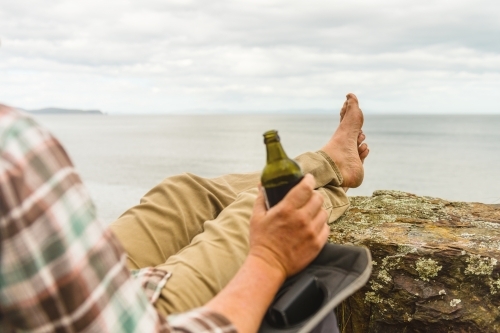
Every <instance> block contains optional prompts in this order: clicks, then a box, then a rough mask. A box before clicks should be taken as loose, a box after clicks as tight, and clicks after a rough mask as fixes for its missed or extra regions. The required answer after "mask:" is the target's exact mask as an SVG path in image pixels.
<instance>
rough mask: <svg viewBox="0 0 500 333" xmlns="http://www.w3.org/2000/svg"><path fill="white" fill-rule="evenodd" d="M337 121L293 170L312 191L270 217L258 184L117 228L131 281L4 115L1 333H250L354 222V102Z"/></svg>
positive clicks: (77, 185)
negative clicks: (349, 215) (281, 291)
mask: <svg viewBox="0 0 500 333" xmlns="http://www.w3.org/2000/svg"><path fill="white" fill-rule="evenodd" d="M341 117H342V118H343V119H342V121H341V124H340V126H339V128H338V130H337V131H336V132H335V134H334V135H333V137H332V139H331V140H330V141H329V142H328V143H327V144H326V145H325V146H324V147H323V148H322V150H321V151H320V152H318V153H309V154H306V155H303V156H301V157H299V162H302V163H303V167H304V169H305V171H306V172H311V173H312V174H313V175H314V177H313V176H312V175H306V176H305V177H304V179H303V181H301V182H300V183H299V184H298V185H297V186H296V187H294V189H292V191H290V192H289V194H288V195H287V196H286V197H285V199H284V200H283V201H282V202H280V203H279V204H278V205H276V206H275V207H273V208H272V209H270V210H268V211H266V209H265V205H264V201H263V197H262V194H261V191H259V190H258V189H257V187H256V184H257V178H255V177H256V176H255V174H253V175H246V176H235V175H229V176H225V177H221V178H219V179H215V180H202V179H201V178H199V177H195V176H191V175H185V176H179V177H177V178H176V177H173V178H171V179H167V180H166V181H165V182H164V183H162V184H160V185H159V186H157V187H155V188H154V189H153V190H152V191H151V192H150V193H148V194H147V195H146V196H145V197H144V198H143V200H142V201H141V204H140V205H139V206H137V207H134V208H132V209H131V210H129V211H127V212H126V213H125V214H124V215H123V216H122V217H121V218H120V219H119V220H118V221H117V222H116V223H114V224H113V226H112V228H111V229H112V230H113V231H114V232H115V233H116V235H118V238H119V239H120V241H121V242H122V243H123V245H124V246H125V249H126V250H127V252H128V257H129V260H128V265H129V267H131V268H134V269H139V270H136V271H134V272H133V275H134V277H135V280H134V279H132V278H131V276H130V273H129V271H128V270H127V268H126V267H125V263H126V255H125V253H124V252H123V250H122V247H121V246H120V244H119V242H118V241H117V240H116V238H115V236H114V233H113V232H111V231H110V230H103V229H102V227H101V226H100V224H99V223H98V221H97V219H96V216H95V210H94V207H93V205H92V203H91V201H90V198H89V196H88V194H87V192H86V190H85V188H84V187H83V185H82V184H81V181H80V179H79V177H78V175H77V174H76V172H75V170H74V169H73V167H72V165H71V162H70V161H69V159H68V157H67V155H66V154H65V152H64V150H63V149H62V147H61V146H60V145H59V143H58V142H57V140H55V139H54V138H53V137H52V136H51V135H50V134H49V133H48V132H47V131H45V130H44V129H42V128H40V127H39V126H38V125H37V124H36V123H34V122H33V121H32V120H31V119H30V118H28V117H26V116H24V115H22V114H20V113H18V112H16V111H14V110H12V109H9V108H7V107H4V106H0V209H1V215H0V233H1V238H0V241H1V243H0V248H1V252H0V253H1V265H0V327H1V328H0V332H3V331H5V332H10V331H16V330H23V331H28V332H52V331H60V332H66V331H68V332H69V331H72V332H73V331H76V332H106V331H110V332H121V331H127V332H134V331H137V332H148V331H165V332H168V331H183V332H211V331H218V332H221V331H223V332H232V331H235V330H237V331H240V332H255V331H256V330H257V328H258V326H259V323H260V321H261V319H262V317H263V315H264V312H265V310H266V308H267V307H268V306H269V304H270V302H271V301H272V298H273V297H274V295H275V293H276V291H277V290H278V288H279V287H280V285H281V284H282V283H283V281H284V280H285V279H286V278H287V277H288V276H290V275H293V274H295V273H297V272H299V271H300V270H301V269H302V268H304V267H305V266H306V265H307V264H308V263H309V262H310V261H311V260H313V259H314V258H315V256H316V255H317V253H318V252H319V250H320V249H321V248H322V246H323V244H324V243H325V242H326V238H327V236H328V232H329V229H328V226H327V225H326V223H325V221H326V220H327V218H329V219H330V220H332V219H335V218H337V217H338V216H340V214H342V213H343V211H345V209H347V206H348V200H347V198H346V197H345V193H344V192H343V190H342V188H341V187H340V186H343V187H355V186H358V185H359V184H360V183H361V181H362V176H363V167H362V159H364V158H365V157H366V155H367V154H368V149H367V147H366V144H361V141H363V140H364V136H363V135H362V133H361V126H362V122H363V116H362V113H361V110H359V108H358V103H357V99H356V97H355V96H354V95H348V98H347V100H346V103H345V104H344V107H343V109H342V111H341ZM334 161H335V162H334ZM251 183H253V184H251ZM315 188H318V191H314V189H315ZM200 191H201V193H199V192H200ZM325 198H326V199H327V200H325ZM254 202H255V204H254V205H253V210H252V209H251V207H252V204H253V203H254ZM325 202H326V204H325ZM165 205H166V206H165ZM167 206H168V207H167ZM328 216H329V217H328ZM170 228H172V229H171V230H170V231H169V229H170ZM169 251H170V252H169ZM207 270H208V271H207ZM210 270H212V271H210ZM167 280H168V281H167ZM141 287H142V288H141ZM198 288H199V289H198ZM236 304H238V306H235V305H236ZM153 305H154V306H156V309H155V307H154V306H153ZM187 310H190V311H189V312H184V311H187ZM180 312H182V313H180ZM173 313H180V314H178V315H176V316H175V317H170V319H169V321H168V322H167V321H166V319H165V315H167V314H173Z"/></svg>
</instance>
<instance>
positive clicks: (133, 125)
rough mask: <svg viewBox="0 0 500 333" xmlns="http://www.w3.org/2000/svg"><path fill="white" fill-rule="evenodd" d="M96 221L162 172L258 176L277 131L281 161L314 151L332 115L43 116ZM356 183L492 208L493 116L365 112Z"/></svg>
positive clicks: (495, 174)
mask: <svg viewBox="0 0 500 333" xmlns="http://www.w3.org/2000/svg"><path fill="white" fill-rule="evenodd" d="M37 120H38V121H39V122H41V123H42V124H44V125H45V126H47V127H48V128H49V129H50V130H52V132H53V133H54V134H55V135H56V136H57V137H58V138H59V139H60V141H61V142H62V143H63V145H64V146H65V147H66V150H67V152H68V154H69V155H70V157H71V158H72V160H73V162H74V164H75V165H76V167H77V170H78V171H79V172H80V174H81V176H82V179H83V181H84V183H85V184H86V185H87V187H88V188H89V190H90V193H91V195H92V198H93V199H94V202H95V204H96V206H97V210H98V213H99V215H100V217H101V218H102V219H103V221H104V222H105V223H109V222H111V221H113V220H114V219H116V218H117V217H118V216H119V215H120V214H121V213H122V212H123V211H125V210H126V209H127V208H129V207H131V206H132V205H135V204H137V203H138V202H139V200H140V198H141V197H142V196H143V195H144V194H145V193H146V192H147V191H148V189H150V188H151V187H152V186H154V185H156V184H157V183H159V182H160V181H161V180H162V179H164V178H165V177H168V176H172V175H175V174H179V173H183V172H191V173H195V174H198V175H201V176H205V177H216V176H219V175H222V174H226V173H240V172H250V171H258V170H261V169H262V168H263V166H264V164H265V158H266V155H265V146H264V143H263V137H262V134H263V133H264V132H265V131H267V130H270V129H276V130H278V131H279V134H280V137H281V140H282V143H283V146H284V148H285V150H286V152H287V153H288V155H289V156H296V155H298V154H300V153H301V152H304V151H314V150H317V149H319V148H321V147H322V146H323V144H324V143H325V142H326V141H327V140H328V139H329V138H330V137H331V134H332V133H333V131H334V130H335V128H336V126H337V124H338V116H333V115H331V116H330V115H305V114H304V115H182V116H181V115H161V116H151V115H141V116H139V115H135V116H112V115H108V116H94V115H46V116H37ZM363 130H364V132H365V134H366V136H367V139H366V142H367V143H368V145H369V147H370V155H369V157H368V158H367V160H366V161H365V180H364V182H363V184H362V185H361V186H360V187H359V188H357V189H351V190H349V192H348V194H349V195H371V194H372V192H373V191H374V190H381V189H388V190H400V191H405V192H410V193H415V194H417V195H424V196H432V197H440V198H444V199H447V200H452V201H476V202H483V203H495V204H498V203H500V116H472V115H467V116H457V115H450V116H423V115H390V116H389V115H365V125H364V128H363Z"/></svg>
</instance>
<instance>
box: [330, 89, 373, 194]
mask: <svg viewBox="0 0 500 333" xmlns="http://www.w3.org/2000/svg"><path fill="white" fill-rule="evenodd" d="M340 119H341V120H340V124H339V127H338V128H337V130H336V131H335V133H334V134H333V136H332V138H331V139H330V140H329V141H328V142H327V143H326V145H325V146H323V148H321V150H323V151H324V152H325V153H327V154H328V156H330V158H331V159H332V160H333V161H334V162H335V164H336V165H337V167H338V168H339V170H340V173H341V174H342V177H343V178H344V181H343V182H342V184H341V185H342V187H344V188H346V187H347V188H353V187H358V186H359V185H361V183H362V182H363V176H364V170H363V160H364V159H365V158H366V156H368V153H369V150H368V146H366V144H358V140H360V138H362V139H361V142H363V140H364V138H363V137H364V134H362V131H361V127H362V126H363V112H362V111H361V109H360V108H359V105H358V99H357V97H356V96H355V95H354V94H347V99H346V101H345V103H344V106H343V107H342V110H341V111H340ZM360 150H361V151H360Z"/></svg>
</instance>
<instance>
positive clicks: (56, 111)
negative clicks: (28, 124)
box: [24, 108, 105, 115]
mask: <svg viewBox="0 0 500 333" xmlns="http://www.w3.org/2000/svg"><path fill="white" fill-rule="evenodd" d="M24 111H26V112H28V113H31V114H35V115H36V114H88V115H104V114H105V113H104V112H102V111H100V110H78V109H62V108H44V109H38V110H24Z"/></svg>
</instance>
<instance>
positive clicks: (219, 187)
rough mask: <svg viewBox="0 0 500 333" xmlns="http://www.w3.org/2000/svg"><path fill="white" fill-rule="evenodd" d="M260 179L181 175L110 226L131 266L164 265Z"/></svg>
mask: <svg viewBox="0 0 500 333" xmlns="http://www.w3.org/2000/svg"><path fill="white" fill-rule="evenodd" d="M259 177H260V175H259V173H257V172H255V173H248V174H230V175H225V176H222V177H218V178H213V179H206V178H203V177H199V176H196V175H192V174H182V175H178V176H174V177H169V178H166V179H165V180H163V181H162V182H161V183H160V184H158V185H157V186H155V187H154V188H152V189H151V190H150V191H149V192H148V193H147V194H146V195H145V196H144V197H143V198H142V199H141V201H140V203H139V205H137V206H134V207H132V208H130V209H129V210H127V211H126V212H125V213H123V214H122V215H121V216H120V217H119V218H118V219H117V220H116V221H114V222H113V223H111V225H110V228H111V230H113V232H114V233H115V235H116V236H117V237H118V239H119V240H120V242H121V243H122V245H123V247H124V248H125V251H126V252H127V254H128V263H127V264H128V267H129V268H130V269H138V268H142V267H148V266H156V265H158V264H161V263H164V262H165V261H166V260H167V258H169V257H170V256H172V255H174V254H175V253H177V252H179V251H180V250H181V249H182V248H184V247H185V246H187V245H188V244H189V243H190V242H191V240H192V239H193V238H194V237H195V236H196V235H198V234H199V233H201V232H202V231H203V228H204V225H203V224H204V222H205V221H208V220H212V219H214V218H215V217H216V216H217V215H219V213H220V212H221V211H222V210H223V209H224V208H225V207H227V206H228V205H229V204H230V203H232V202H233V201H234V200H235V199H236V196H237V195H238V194H239V193H241V192H243V191H246V190H248V189H251V188H254V187H256V185H257V183H258V181H259Z"/></svg>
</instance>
